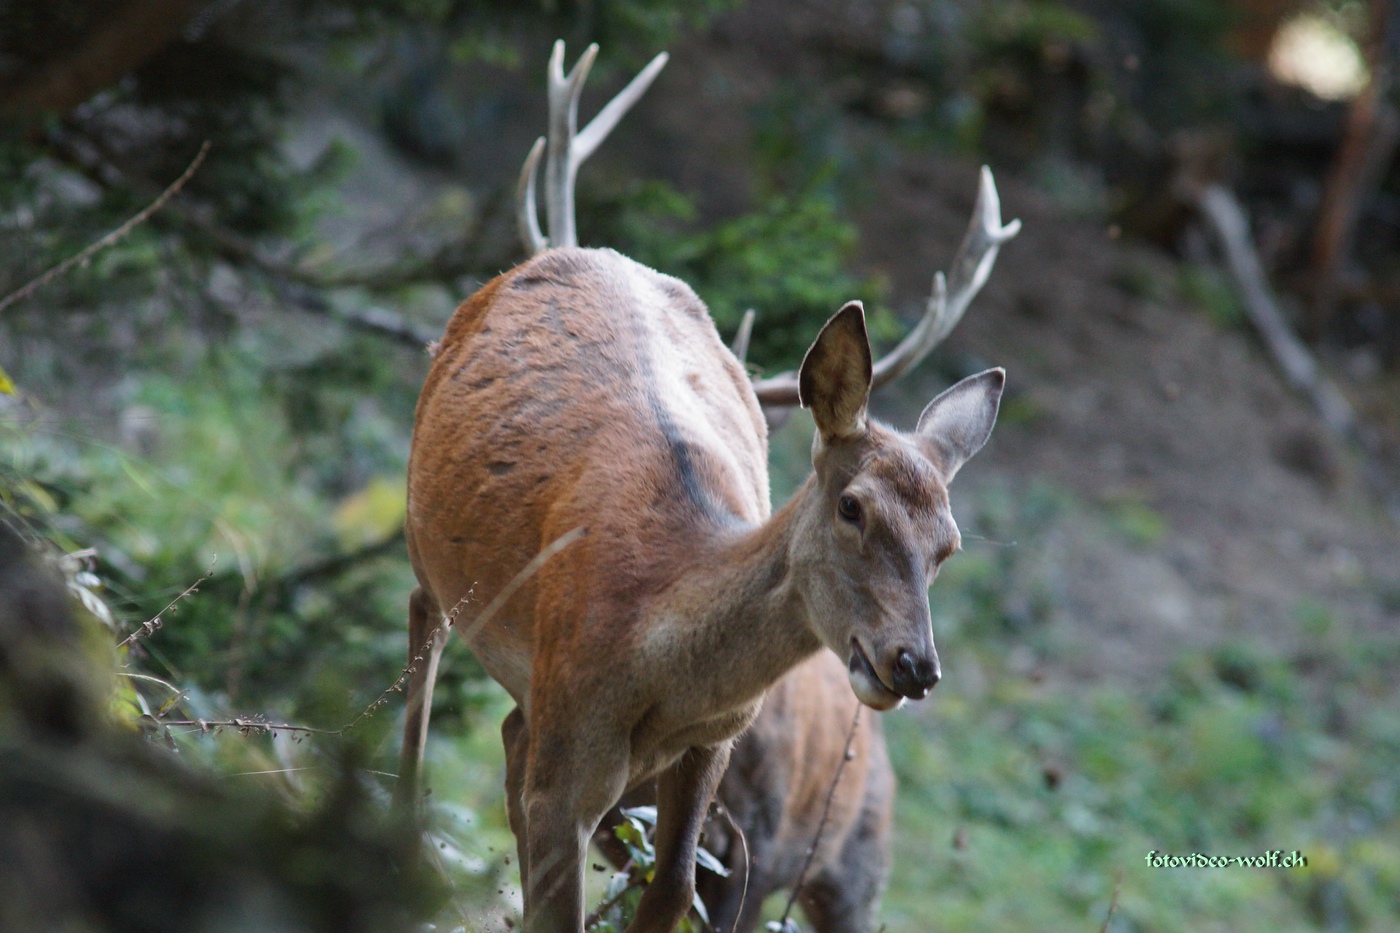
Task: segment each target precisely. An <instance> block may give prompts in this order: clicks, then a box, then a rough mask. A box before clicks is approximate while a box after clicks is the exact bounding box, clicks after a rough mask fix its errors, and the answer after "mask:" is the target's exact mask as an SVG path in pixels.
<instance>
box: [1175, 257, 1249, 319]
mask: <svg viewBox="0 0 1400 933" xmlns="http://www.w3.org/2000/svg"><path fill="white" fill-rule="evenodd" d="M1179 288H1180V291H1181V297H1182V298H1183V299H1185V300H1186V301H1188V302H1190V303H1191V304H1194V305H1196V306H1198V307H1200V308H1202V309H1204V310H1205V312H1206V314H1207V315H1208V316H1209V317H1210V319H1211V320H1212V321H1213V322H1214V323H1215V325H1216V326H1217V327H1221V328H1232V327H1238V326H1240V325H1241V324H1243V323H1244V306H1243V305H1242V304H1241V303H1240V297H1239V293H1238V291H1237V290H1236V289H1235V288H1234V286H1232V285H1231V284H1230V281H1229V279H1227V278H1226V276H1225V274H1224V272H1222V271H1221V270H1219V269H1216V268H1212V267H1208V266H1199V265H1188V266H1183V267H1182V269H1181V278H1180V284H1179Z"/></svg>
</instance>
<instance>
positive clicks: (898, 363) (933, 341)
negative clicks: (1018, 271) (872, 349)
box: [754, 165, 1021, 408]
mask: <svg viewBox="0 0 1400 933" xmlns="http://www.w3.org/2000/svg"><path fill="white" fill-rule="evenodd" d="M1020 231H1021V222H1020V221H1019V220H1013V221H1011V223H1009V224H1006V225H1005V226H1003V225H1002V222H1001V198H1000V197H999V196H998V195H997V187H996V183H995V182H994V181H993V180H992V171H991V169H989V168H987V167H986V166H985V165H984V166H982V172H981V179H980V183H979V187H978V191H977V204H976V205H975V206H974V207H973V209H972V219H971V221H970V222H969V223H968V228H967V233H966V234H964V235H963V241H962V244H961V245H960V246H959V247H958V251H957V253H956V254H955V255H954V257H953V275H952V286H951V287H950V286H949V284H948V280H947V279H946V278H944V275H943V273H942V272H939V273H937V274H935V275H934V277H933V292H932V294H930V295H929V300H928V303H927V304H926V305H925V309H924V316H923V317H922V318H920V319H919V323H918V324H916V325H914V329H913V330H911V331H910V332H909V333H908V334H907V335H906V336H905V338H904V339H903V340H901V341H900V342H899V346H897V347H895V348H894V349H893V350H891V351H890V352H889V353H888V354H887V355H885V356H884V357H882V358H881V359H880V361H879V362H878V363H876V364H875V366H874V369H873V372H872V373H871V381H870V388H871V390H872V391H873V390H875V389H878V388H879V387H881V386H883V385H888V384H889V383H890V382H893V381H894V380H895V379H898V378H899V377H900V376H902V375H904V374H905V373H907V372H908V371H909V370H911V369H913V368H914V367H915V366H917V365H918V364H919V363H920V362H921V361H922V360H923V359H924V357H926V356H928V354H929V353H930V352H931V351H932V350H933V348H934V347H936V346H938V345H939V344H940V343H942V342H943V340H944V338H946V337H947V336H948V334H950V333H951V332H952V330H953V328H954V327H956V326H957V324H958V321H959V320H961V319H962V316H963V313H964V312H965V311H966V310H967V308H968V305H970V304H971V303H972V299H973V298H975V297H976V296H977V293H978V292H979V291H981V290H982V286H983V285H985V284H986V283H987V278H988V276H990V275H991V272H992V265H993V264H994V263H995V262H996V258H997V252H998V251H999V250H1000V249H1001V246H1002V244H1003V243H1005V242H1006V241H1007V240H1010V239H1011V238H1012V237H1014V236H1015V235H1016V234H1017V233H1019V232H1020ZM754 392H755V393H756V394H757V395H758V401H759V404H760V405H762V406H764V407H765V408H768V407H779V406H791V405H796V404H798V391H797V374H796V373H794V372H788V373H781V374H779V375H777V376H773V377H772V378H770V379H762V380H756V381H755V382H754Z"/></svg>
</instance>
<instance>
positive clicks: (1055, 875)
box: [884, 639, 1400, 930]
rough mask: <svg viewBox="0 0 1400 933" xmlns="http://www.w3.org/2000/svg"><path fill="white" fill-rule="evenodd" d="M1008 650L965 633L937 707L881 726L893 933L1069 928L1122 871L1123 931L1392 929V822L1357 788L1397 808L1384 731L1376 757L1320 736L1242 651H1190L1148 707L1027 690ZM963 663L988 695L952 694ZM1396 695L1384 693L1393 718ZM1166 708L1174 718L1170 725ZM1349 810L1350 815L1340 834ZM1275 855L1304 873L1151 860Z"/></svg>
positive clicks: (1299, 705) (1313, 715) (1390, 812)
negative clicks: (1200, 660) (972, 667)
mask: <svg viewBox="0 0 1400 933" xmlns="http://www.w3.org/2000/svg"><path fill="white" fill-rule="evenodd" d="M1003 650H1004V646H1002V645H999V644H998V643H997V642H996V641H995V640H990V641H989V640H986V639H978V640H976V641H975V642H974V643H973V644H968V643H967V641H966V640H964V641H963V642H961V643H960V644H959V646H958V655H959V658H958V660H957V662H956V666H955V665H954V663H953V662H951V661H950V662H948V670H949V672H950V677H949V679H948V680H947V681H945V683H944V684H941V685H940V686H939V690H940V691H941V690H943V689H945V688H952V689H951V690H949V693H948V694H944V695H943V696H941V697H940V698H939V700H938V703H937V704H936V710H934V711H931V712H930V713H929V716H928V717H927V718H925V717H914V716H892V717H888V718H887V720H886V725H887V729H888V731H889V733H890V738H891V746H892V755H893V757H894V759H895V762H896V767H897V769H898V771H899V778H900V785H901V786H900V797H899V803H898V817H897V822H898V824H899V825H900V826H902V827H905V828H906V831H905V832H903V833H901V834H899V835H898V836H897V838H896V856H895V863H894V864H895V877H894V881H893V883H892V886H891V889H890V892H889V894H888V896H887V898H886V909H885V914H884V919H885V920H886V921H887V922H888V924H889V928H890V929H891V930H906V929H907V930H916V929H928V928H930V925H932V924H938V925H941V926H942V927H943V928H945V929H952V930H957V929H986V928H988V927H997V928H1007V929H1028V928H1038V929H1074V928H1076V927H1078V926H1082V925H1083V924H1084V922H1085V919H1086V917H1087V918H1090V919H1092V920H1093V921H1094V922H1097V918H1101V917H1102V916H1103V915H1104V913H1105V912H1106V910H1107V903H1108V899H1109V895H1110V893H1111V891H1112V888H1113V885H1114V878H1115V876H1116V875H1117V873H1118V872H1119V871H1121V872H1122V873H1123V882H1122V885H1123V887H1122V895H1121V897H1120V898H1119V903H1118V908H1117V912H1116V916H1117V917H1118V920H1117V921H1116V922H1117V923H1119V924H1126V925H1127V927H1126V928H1130V929H1154V930H1197V929H1201V928H1202V926H1203V924H1206V923H1211V922H1213V923H1216V924H1220V925H1221V926H1222V928H1226V929H1231V930H1268V929H1276V928H1279V927H1280V926H1283V927H1289V928H1298V927H1299V926H1300V924H1301V925H1306V926H1307V927H1309V928H1313V927H1316V928H1325V927H1328V926H1329V925H1330V924H1332V923H1334V922H1336V920H1335V918H1336V917H1337V916H1345V917H1346V918H1347V927H1348V928H1349V929H1375V930H1381V929H1388V928H1390V926H1391V925H1392V924H1393V923H1394V922H1395V920H1396V914H1395V912H1394V904H1395V903H1397V900H1396V898H1397V894H1400V886H1397V884H1400V875H1397V874H1396V872H1395V866H1396V865H1397V864H1400V844H1397V842H1396V840H1397V838H1400V837H1397V836H1396V834H1395V832H1394V830H1395V828H1396V822H1395V821H1396V818H1397V815H1396V812H1395V810H1394V807H1393V805H1389V804H1387V805H1382V806H1381V807H1380V808H1379V809H1376V808H1375V807H1374V803H1373V804H1371V805H1370V806H1366V805H1364V804H1362V805H1361V806H1360V807H1358V806H1357V804H1360V800H1359V799H1358V798H1357V797H1356V796H1355V789H1359V788H1370V791H1369V792H1368V794H1366V795H1364V797H1363V798H1362V799H1366V800H1369V801H1383V800H1389V801H1392V802H1393V801H1394V800H1395V799H1397V798H1396V794H1397V793H1400V784H1397V780H1400V778H1397V776H1396V774H1395V773H1394V772H1393V769H1391V768H1390V767H1389V766H1387V765H1386V764H1385V762H1387V761H1393V760H1394V758H1393V756H1394V755H1395V754H1396V753H1397V752H1400V744H1397V742H1396V736H1394V735H1393V734H1391V735H1389V736H1388V737H1387V738H1386V739H1384V740H1383V744H1382V745H1381V746H1375V745H1372V744H1371V742H1372V740H1371V739H1370V738H1368V737H1363V736H1362V735H1361V734H1359V733H1358V734H1356V735H1354V736H1352V737H1349V738H1346V739H1341V740H1339V739H1337V738H1335V737H1332V736H1330V735H1329V731H1330V730H1329V729H1328V726H1327V722H1326V719H1327V715H1326V712H1325V709H1323V708H1319V707H1317V706H1315V705H1313V703H1312V702H1310V700H1309V698H1308V697H1307V696H1306V695H1304V692H1303V691H1300V690H1297V689H1295V688H1294V687H1293V686H1292V685H1294V684H1296V682H1297V677H1296V671H1294V670H1292V669H1291V667H1290V665H1289V664H1288V662H1287V661H1285V660H1284V659H1281V658H1278V657H1271V656H1267V655H1263V654H1260V653H1259V652H1257V651H1255V650H1248V651H1247V653H1248V660H1247V661H1243V662H1242V659H1241V658H1240V656H1239V654H1238V652H1239V651H1240V650H1242V649H1238V648H1227V649H1225V650H1224V651H1223V652H1222V654H1221V655H1219V656H1218V657H1217V661H1218V664H1219V666H1218V669H1217V670H1215V671H1212V669H1211V666H1210V665H1209V664H1207V665H1206V666H1205V667H1203V668H1198V667H1197V664H1196V660H1197V659H1196V658H1195V657H1193V656H1190V655H1187V656H1183V658H1182V659H1181V662H1180V665H1179V669H1181V670H1186V669H1193V670H1197V671H1198V673H1196V674H1193V675H1191V676H1190V677H1189V678H1187V679H1186V680H1179V681H1177V683H1176V685H1174V686H1173V685H1168V686H1166V687H1164V688H1163V691H1162V693H1161V695H1159V696H1158V697H1157V698H1156V699H1155V700H1154V701H1149V700H1145V699H1144V698H1143V696H1142V694H1141V693H1139V692H1138V691H1136V690H1134V689H1131V688H1130V687H1129V686H1127V685H1114V684H1107V685H1099V686H1096V687H1094V688H1091V689H1088V690H1086V689H1084V688H1083V687H1082V686H1080V685H1074V684H1069V683H1065V684H1055V683H1049V682H1046V683H1041V684H1035V683H1030V682H1027V681H1026V680H1025V679H1024V678H1023V677H1021V676H1017V675H1016V674H1014V673H1012V672H1010V671H1008V670H1007V669H1006V667H1005V666H1004V663H1003V662H1002V661H1001V659H1000V655H1001V652H1002V651H1003ZM1353 650H1356V651H1358V653H1359V652H1360V651H1362V650H1365V649H1362V648H1360V647H1357V648H1355V649H1353ZM1207 660H1208V659H1207ZM1241 663H1244V664H1245V665H1246V666H1247V667H1248V668H1249V669H1250V670H1251V672H1252V673H1250V674H1249V676H1248V678H1246V682H1247V683H1248V684H1249V688H1248V689H1241V687H1240V686H1239V682H1240V680H1241V678H1240V676H1239V674H1240V665H1241ZM969 664H977V665H979V666H981V667H982V669H983V670H986V671H988V672H989V676H988V678H987V683H989V684H990V685H991V686H990V689H987V690H984V691H981V692H980V693H979V692H973V691H969V690H968V689H967V688H966V687H965V686H962V685H960V684H959V683H958V678H957V677H956V675H955V674H953V672H954V671H955V670H956V669H957V668H959V667H961V668H963V669H965V668H966V666H967V665H969ZM1394 702H1395V697H1394V695H1393V692H1392V695H1391V696H1390V698H1389V700H1388V701H1387V708H1389V709H1390V710H1391V712H1390V714H1389V715H1390V716H1391V717H1393V716H1394ZM1163 704H1165V705H1166V706H1169V707H1170V708H1171V709H1173V711H1174V712H1173V713H1172V715H1171V717H1170V718H1169V719H1166V720H1163V719H1162V718H1161V717H1160V715H1159V713H1158V712H1157V710H1159V709H1161V708H1162V705H1163ZM1391 732H1392V733H1393V732H1394V730H1391ZM1363 748H1365V749H1366V753H1365V754H1362V753H1361V752H1362V749H1363ZM1347 801H1355V803H1348V802H1347ZM1342 813H1349V814H1351V816H1350V817H1349V818H1350V819H1353V820H1354V821H1355V822H1353V823H1351V824H1350V826H1349V828H1348V829H1347V830H1345V831H1343V830H1342V827H1341V824H1340V823H1339V822H1338V820H1339V819H1341V818H1342V816H1341V814H1342ZM1278 849H1281V850H1283V851H1284V852H1290V851H1292V850H1295V849H1296V850H1298V851H1300V852H1301V853H1303V854H1304V855H1306V856H1308V858H1309V865H1308V867H1306V868H1301V869H1257V868H1244V867H1231V868H1222V869H1207V868H1183V869H1159V868H1151V867H1150V866H1149V865H1148V864H1147V863H1146V861H1145V859H1144V857H1145V856H1146V855H1147V854H1148V853H1149V852H1151V851H1153V850H1156V851H1157V852H1159V853H1169V854H1179V855H1189V854H1191V853H1192V852H1200V853H1203V854H1206V855H1227V856H1235V855H1241V856H1248V855H1254V854H1258V853H1259V852H1262V851H1269V850H1278ZM1009 890H1014V891H1016V892H1017V894H1016V896H1015V897H1012V898H1008V897H1006V896H1005V892H1006V891H1009ZM1328 891H1334V892H1335V896H1337V897H1338V898H1340V902H1339V903H1340V906H1338V905H1337V904H1333V905H1332V906H1329V900H1328V898H1329V897H1330V896H1332V895H1329V894H1327V892H1328ZM1338 911H1340V913H1338Z"/></svg>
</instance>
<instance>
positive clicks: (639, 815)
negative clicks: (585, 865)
mask: <svg viewBox="0 0 1400 933" xmlns="http://www.w3.org/2000/svg"><path fill="white" fill-rule="evenodd" d="M621 812H622V822H620V823H619V824H618V825H617V828H616V829H614V830H613V832H614V834H615V835H616V836H617V838H618V841H619V842H621V843H622V845H623V846H624V848H626V850H627V855H628V863H627V868H626V870H624V871H619V872H617V873H616V874H614V875H613V876H612V878H611V879H610V880H609V881H608V886H607V888H606V889H605V890H604V892H603V901H602V904H601V905H600V908H599V916H598V920H597V922H596V923H595V924H594V925H593V926H591V927H589V929H590V930H591V931H594V933H622V931H623V930H626V929H627V926H628V924H629V923H630V922H631V919H632V917H633V916H634V915H635V913H636V911H637V904H638V903H639V902H640V901H641V897H642V892H643V891H644V890H645V888H646V886H647V885H648V884H650V883H651V882H652V880H653V879H654V878H655V875H656V847H655V845H654V843H653V841H652V840H653V837H654V836H655V835H656V808H655V807H630V808H627V809H624V810H622V811H621ZM695 864H696V868H697V870H703V871H713V872H718V873H719V874H721V875H728V874H729V870H728V869H727V868H725V867H724V865H723V864H722V863H721V862H720V861H719V859H717V858H715V857H714V855H712V854H711V853H710V852H709V850H707V849H705V848H704V847H703V846H702V847H700V848H697V849H696V850H695ZM709 928H710V916H709V912H708V911H707V910H706V909H705V903H704V901H702V900H700V895H699V894H696V895H695V902H694V906H693V913H692V914H688V915H686V916H685V917H684V918H683V919H682V920H681V922H680V924H679V925H678V926H677V927H676V930H677V933H701V931H703V930H707V929H709Z"/></svg>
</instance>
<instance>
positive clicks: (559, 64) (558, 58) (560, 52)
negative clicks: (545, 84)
mask: <svg viewBox="0 0 1400 933" xmlns="http://www.w3.org/2000/svg"><path fill="white" fill-rule="evenodd" d="M549 77H550V80H551V81H563V80H564V40H563V39H555V40H554V50H553V51H551V52H550V53H549Z"/></svg>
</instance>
